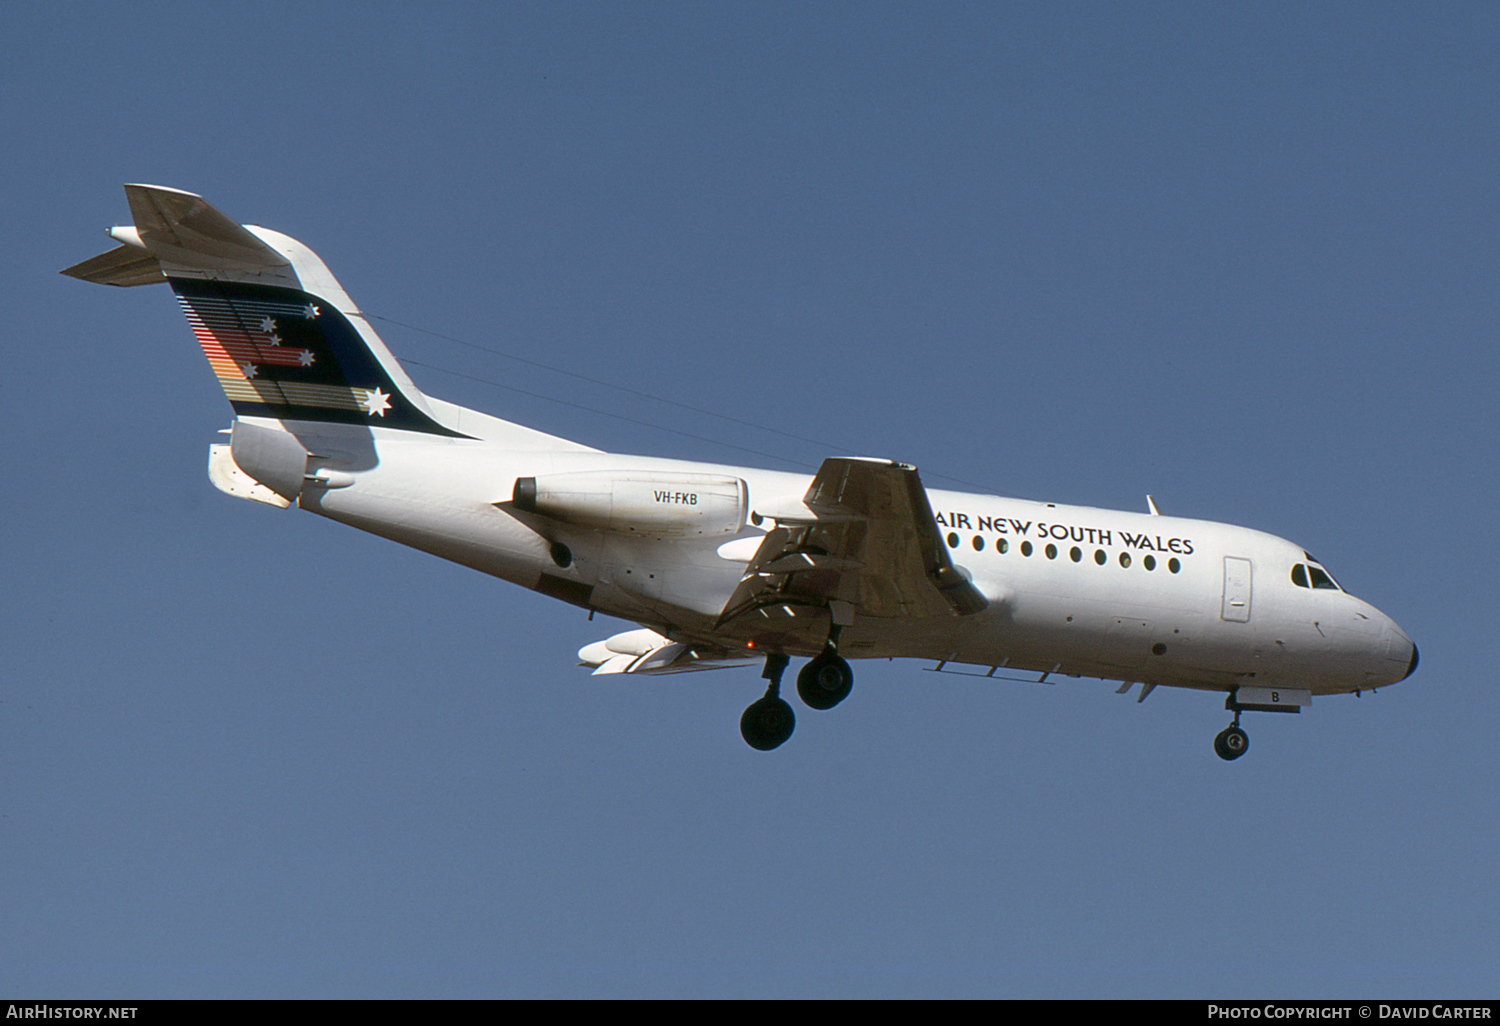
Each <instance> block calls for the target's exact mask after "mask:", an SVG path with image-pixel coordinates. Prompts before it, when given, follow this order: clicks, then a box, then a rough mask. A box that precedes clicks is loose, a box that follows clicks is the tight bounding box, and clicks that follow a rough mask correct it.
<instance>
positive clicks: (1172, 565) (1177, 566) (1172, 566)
mask: <svg viewBox="0 0 1500 1026" xmlns="http://www.w3.org/2000/svg"><path fill="white" fill-rule="evenodd" d="M1167 569H1168V570H1170V571H1172V572H1173V573H1174V574H1175V573H1177V571H1179V570H1181V569H1182V563H1181V561H1179V560H1178V558H1177V557H1176V556H1173V557H1172V558H1171V559H1169V560H1167Z"/></svg>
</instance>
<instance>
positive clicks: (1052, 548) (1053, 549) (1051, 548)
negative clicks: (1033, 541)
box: [1047, 542, 1057, 559]
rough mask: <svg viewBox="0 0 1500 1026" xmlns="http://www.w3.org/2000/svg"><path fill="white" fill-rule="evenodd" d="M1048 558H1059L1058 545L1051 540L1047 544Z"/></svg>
mask: <svg viewBox="0 0 1500 1026" xmlns="http://www.w3.org/2000/svg"><path fill="white" fill-rule="evenodd" d="M1047 558H1048V559H1056V558H1057V546H1056V545H1053V544H1052V543H1050V542H1049V543H1048V544H1047Z"/></svg>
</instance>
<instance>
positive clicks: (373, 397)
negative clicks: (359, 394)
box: [359, 388, 391, 417]
mask: <svg viewBox="0 0 1500 1026" xmlns="http://www.w3.org/2000/svg"><path fill="white" fill-rule="evenodd" d="M390 399H391V397H390V396H388V395H386V394H385V393H384V392H382V391H381V390H380V389H378V388H377V389H375V390H374V391H372V392H366V393H365V394H364V398H362V399H361V400H360V401H359V404H360V405H361V406H363V407H364V408H365V412H366V413H368V414H369V415H370V416H372V417H384V416H385V411H386V410H389V409H390V408H391V402H390Z"/></svg>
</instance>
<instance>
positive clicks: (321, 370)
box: [61, 185, 1418, 760]
mask: <svg viewBox="0 0 1500 1026" xmlns="http://www.w3.org/2000/svg"><path fill="white" fill-rule="evenodd" d="M125 195H126V199H127V201H128V203H129V206H130V212H131V215H132V220H133V224H131V225H126V226H121V227H114V228H110V229H108V234H109V235H110V236H111V237H112V238H113V239H114V240H115V241H116V242H118V243H119V246H118V247H116V248H115V249H112V250H110V251H108V252H106V253H103V254H100V255H99V256H97V257H94V258H92V259H90V260H85V261H83V262H82V263H79V264H76V265H74V266H72V267H69V268H67V269H66V270H64V271H63V272H61V273H63V274H66V275H71V276H72V277H75V278H80V279H82V280H84V281H91V282H97V283H101V284H107V285H117V286H137V285H147V284H154V283H158V282H166V283H167V284H169V285H170V286H171V287H172V291H173V292H175V293H176V295H177V299H178V302H179V303H180V304H181V307H182V310H183V312H184V313H185V314H186V315H187V319H188V323H189V325H190V326H191V328H192V331H193V334H194V335H195V336H196V337H197V339H198V342H199V344H200V345H201V347H202V349H203V352H204V355H205V356H206V357H207V358H208V362H209V366H210V367H211V368H212V370H213V372H214V374H215V376H216V377H217V378H218V380H219V384H220V385H221V386H222V387H223V389H224V394H225V396H226V397H227V398H228V400H229V403H230V406H231V407H232V408H233V411H234V420H233V422H232V424H231V426H230V428H228V429H227V430H226V431H225V432H222V433H225V434H228V436H229V438H228V440H227V442H221V443H217V444H213V445H210V447H209V457H208V476H209V479H210V480H211V481H212V482H213V484H214V485H215V486H217V487H218V488H219V489H220V490H222V491H224V492H226V493H228V494H230V495H233V496H237V497H239V498H243V499H248V500H251V501H255V502H259V503H265V504H267V505H270V506H275V507H280V508H287V507H289V506H291V505H293V504H295V505H296V506H297V507H298V508H300V509H303V510H307V511H308V512H311V513H316V514H319V515H321V516H325V517H328V518H330V519H332V520H336V521H339V522H341V523H344V524H348V525H350V526H352V527H356V528H359V529H360V530H363V531H368V532H370V533H371V534H376V535H379V536H381V537H384V538H388V539H390V540H392V541H396V542H399V543H401V544H403V545H409V546H411V547H413V548H416V549H420V550H422V551H424V552H428V553H431V554H433V555H436V556H440V557H442V558H444V559H448V560H451V561H453V562H455V563H459V564H462V565H464V566H468V567H472V568H474V569H476V570H480V571H482V572H484V573H487V574H492V575H494V576H496V577H499V578H502V579H504V580H507V581H511V582H513V583H515V584H518V585H520V586H522V587H524V588H529V589H531V590H533V591H537V592H540V593H541V594H543V595H546V596H549V597H551V598H555V599H560V600H562V601H564V602H568V603H571V604H573V605H575V606H579V607H581V608H583V609H586V610H588V611H589V616H590V619H592V617H593V614H594V613H595V612H599V613H605V614H607V615H610V616H614V617H618V618H621V619H624V620H627V621H633V622H634V623H636V624H638V625H639V628H638V629H634V630H629V631H625V632H623V633H620V634H616V635H614V636H613V637H610V638H608V639H605V640H603V641H600V642H596V643H594V644H591V645H588V646H586V647H584V648H583V649H581V650H580V651H579V653H578V655H579V659H580V664H581V665H583V666H585V667H591V668H592V669H593V672H594V673H595V674H661V673H679V672H686V671H696V670H707V669H716V668H723V667H730V666H737V665H746V664H753V663H756V662H758V663H760V664H761V666H762V673H761V676H762V678H763V679H765V680H766V681H768V682H769V683H768V685H767V687H766V691H765V694H764V695H763V696H762V697H760V698H759V699H757V700H755V701H754V702H752V703H751V704H750V705H749V707H748V708H746V709H745V711H744V714H743V716H742V717H741V720H740V730H741V734H742V736H743V737H744V740H745V741H746V743H748V744H749V745H750V746H751V747H752V748H755V749H758V750H761V751H769V750H772V749H774V748H776V747H778V746H779V745H781V744H782V743H784V742H785V741H786V740H787V739H788V738H789V737H790V736H791V734H792V731H793V729H794V727H795V723H796V718H795V714H794V713H793V710H792V707H791V705H790V704H789V703H788V702H787V701H786V700H785V699H783V698H782V697H781V695H780V687H781V679H782V675H783V673H784V672H785V670H786V669H787V667H788V665H789V664H790V661H791V659H792V658H793V657H805V658H807V660H808V661H807V662H806V663H805V664H804V665H803V666H802V668H801V670H800V671H799V673H798V675H797V694H798V696H799V697H800V699H801V701H802V702H803V704H805V705H806V706H808V707H809V708H811V709H815V710H827V709H831V708H833V707H834V706H836V705H838V704H839V703H840V702H842V701H844V700H845V699H846V698H847V697H848V696H849V694H850V692H851V689H852V687H853V683H854V674H853V671H852V669H851V668H850V665H849V661H850V660H851V659H894V658H916V659H924V660H931V661H936V662H937V664H938V665H937V667H936V669H938V670H940V671H944V672H964V673H971V674H974V675H977V676H982V677H990V678H992V677H994V675H995V674H996V673H997V672H998V671H1001V670H1004V671H1005V675H1004V676H1002V678H1001V679H1008V678H1010V677H1011V675H1013V674H1016V673H1022V672H1024V673H1027V674H1040V675H1041V676H1040V678H1038V679H1039V680H1041V681H1046V680H1047V679H1048V678H1049V677H1052V676H1054V675H1063V676H1068V677H1093V678H1100V679H1104V680H1111V681H1114V680H1118V681H1120V688H1119V693H1121V694H1124V693H1127V692H1128V691H1129V690H1130V689H1131V688H1132V687H1134V686H1135V685H1139V686H1140V693H1139V697H1138V698H1137V701H1138V702H1139V701H1144V700H1145V698H1146V696H1147V695H1148V694H1150V693H1151V691H1152V690H1153V689H1155V688H1157V687H1160V686H1166V687H1177V688H1190V689H1197V690H1202V691H1215V692H1222V693H1224V694H1225V696H1226V697H1225V703H1224V707H1225V709H1226V710H1227V711H1229V712H1232V713H1233V721H1232V722H1231V723H1230V725H1229V726H1227V727H1225V728H1224V730H1223V731H1221V732H1220V733H1219V734H1218V735H1217V736H1216V737H1215V738H1214V750H1215V752H1216V753H1217V754H1218V755H1219V756H1220V757H1221V758H1223V759H1225V760H1233V759H1237V758H1239V757H1240V756H1242V755H1244V754H1245V752H1246V751H1247V750H1248V748H1249V737H1248V735H1247V734H1246V732H1245V731H1244V730H1243V729H1242V728H1241V726H1240V715H1241V713H1242V712H1246V711H1264V712H1290V713H1299V712H1301V710H1302V709H1303V708H1305V707H1307V706H1309V705H1310V704H1311V701H1312V696H1313V695H1334V694H1346V693H1349V692H1353V693H1355V694H1360V693H1362V692H1364V691H1367V690H1374V689H1377V688H1381V687H1385V686H1387V685H1390V684H1395V683H1397V682H1399V681H1403V680H1405V679H1406V678H1408V677H1410V676H1411V675H1412V673H1413V672H1414V671H1415V670H1416V668H1417V661H1418V655H1417V647H1416V645H1415V644H1413V643H1412V641H1411V639H1410V638H1409V637H1408V636H1407V635H1406V634H1405V633H1404V632H1403V631H1402V630H1401V628H1400V627H1398V626H1397V625H1396V623H1395V622H1394V621H1393V620H1392V619H1391V618H1390V617H1388V616H1386V615H1385V614H1384V613H1382V612H1380V611H1379V610H1378V609H1376V608H1375V607H1374V606H1372V605H1370V604H1369V603H1367V602H1364V601H1361V600H1360V599H1358V598H1355V597H1354V596H1353V595H1351V594H1349V593H1348V592H1346V591H1344V589H1343V588H1341V587H1340V586H1339V584H1338V583H1337V582H1336V581H1335V579H1334V578H1333V576H1332V575H1331V574H1330V573H1329V572H1328V570H1327V568H1326V567H1324V566H1323V565H1322V564H1321V563H1320V562H1319V561H1318V560H1316V559H1314V558H1313V557H1312V556H1311V555H1309V554H1308V553H1307V552H1306V550H1304V549H1303V548H1302V547H1301V546H1298V545H1295V544H1293V543H1292V542H1289V541H1286V540H1284V539H1281V538H1277V537H1274V536H1272V535H1270V534H1265V533H1263V532H1260V531H1256V530H1251V529H1248V528H1243V527H1234V526H1230V525H1228V524H1220V523H1213V522H1209V521H1204V520H1190V519H1183V518H1178V517H1172V516H1167V515H1163V514H1162V513H1161V512H1160V510H1159V509H1158V508H1157V506H1156V503H1155V501H1154V500H1153V499H1152V498H1151V497H1150V496H1147V512H1145V513H1136V512H1123V511H1117V510H1106V509H1095V508H1089V507H1080V506H1066V505H1061V504H1055V503H1050V502H1034V501H1027V500H1022V499H1009V498H1001V497H999V496H994V495H979V494H966V493H961V492H954V491H944V490H939V489H929V488H926V487H925V486H924V485H923V484H922V481H921V478H920V476H919V474H918V472H917V469H916V468H915V467H913V466H909V465H907V464H904V463H900V462H897V461H894V460H889V459H875V458H867V457H847V456H829V457H828V458H826V459H824V460H823V461H822V464H821V466H819V468H818V470H817V472H816V473H815V474H813V475H812V476H811V477H809V476H808V475H806V474H797V473H787V472H780V471H771V470H759V469H753V468H747V467H733V466H721V465H717V464H706V463H694V462H685V461H681V460H673V459H664V458H655V457H647V456H634V455H620V454H614V453H608V452H603V451H601V450H599V449H595V448H592V447H590V446H587V445H583V444H580V443H578V442H574V441H569V440H567V439H563V438H559V437H556V436H553V435H550V434H546V433H544V432H541V431H537V430H534V429H531V428H528V427H524V426H522V425H519V424H514V423H511V422H509V421H505V420H501V419H499V418H496V417H492V416H489V415H487V414H484V413H480V412H477V411H474V410H470V409H466V408H464V407H461V406H457V405H454V404H452V403H447V402H444V401H442V400H440V399H437V398H434V397H432V396H428V395H427V394H426V393H424V392H422V391H421V390H420V389H419V388H418V387H417V386H416V385H415V384H414V383H413V382H412V380H411V378H409V377H408V376H407V374H406V372H405V371H404V370H403V369H402V367H401V365H400V364H399V363H398V362H397V361H396V359H395V357H394V356H392V354H391V352H390V351H389V350H388V349H387V348H386V346H385V344H384V343H383V342H382V341H381V340H380V338H379V337H378V336H377V335H376V333H375V331H374V330H373V329H372V328H371V326H370V324H369V321H368V320H367V318H366V317H365V315H364V314H362V313H361V312H360V310H359V308H358V307H356V306H355V305H354V302H353V301H352V300H351V299H350V298H349V297H348V295H347V294H346V293H345V292H344V289H343V287H342V286H341V285H340V284H339V283H338V281H337V280H336V279H335V278H334V277H333V275H332V274H330V273H329V271H328V268H327V267H326V266H325V265H324V264H323V261H322V260H320V259H319V258H318V257H317V255H316V254H314V253H313V252H312V251H311V250H310V249H308V248H307V247H306V246H304V245H303V244H302V243H300V242H298V241H296V240H295V239H292V238H289V237H288V236H286V235H282V234H280V233H279V232H275V231H271V230H269V229H266V228H261V227H258V226H255V225H241V224H239V223H238V222H236V221H233V220H231V219H230V218H229V217H227V216H225V215H224V214H223V213H221V212H220V211H219V210H217V209H216V208H214V207H213V206H211V205H210V204H208V203H207V202H205V201H204V200H203V198H202V197H201V196H197V195H194V194H193V193H188V192H182V191H180V190H176V189H169V188H163V187H160V186H154V185H126V186H125ZM949 667H968V669H965V670H958V671H954V670H950V669H949ZM985 667H988V671H987V672H981V671H983V670H984V668H985ZM1027 679H1030V678H1027Z"/></svg>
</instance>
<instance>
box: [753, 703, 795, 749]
mask: <svg viewBox="0 0 1500 1026" xmlns="http://www.w3.org/2000/svg"><path fill="white" fill-rule="evenodd" d="M796 726H797V716H796V714H795V713H793V712H792V707H791V706H790V705H788V704H787V703H786V702H785V701H784V700H783V699H780V698H777V697H775V696H774V695H767V696H766V697H765V698H762V699H761V700H760V701H758V702H751V703H750V706H749V708H747V709H746V710H745V712H744V715H742V716H741V717H740V735H741V736H742V737H743V738H744V739H745V744H747V745H749V746H750V747H751V748H754V749H755V750H756V751H760V752H769V751H770V750H771V749H773V748H779V747H781V745H783V744H785V743H786V739H787V738H789V737H791V736H792V731H793V730H794V729H796Z"/></svg>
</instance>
